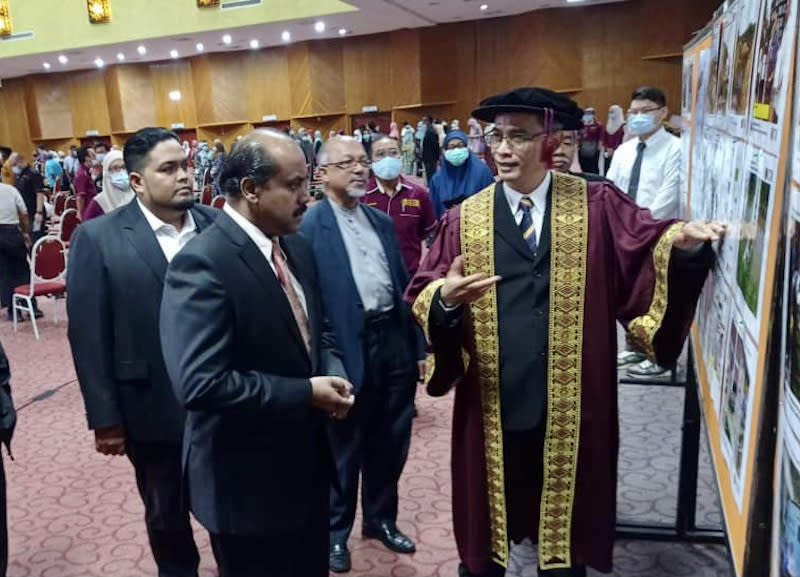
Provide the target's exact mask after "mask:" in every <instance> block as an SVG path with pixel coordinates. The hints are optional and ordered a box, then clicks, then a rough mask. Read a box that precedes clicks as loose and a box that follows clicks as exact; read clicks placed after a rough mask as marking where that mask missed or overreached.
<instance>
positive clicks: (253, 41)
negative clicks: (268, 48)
mask: <svg viewBox="0 0 800 577" xmlns="http://www.w3.org/2000/svg"><path fill="white" fill-rule="evenodd" d="M250 48H252V49H253V50H255V49H256V48H258V40H256V39H253V40H251V41H250Z"/></svg>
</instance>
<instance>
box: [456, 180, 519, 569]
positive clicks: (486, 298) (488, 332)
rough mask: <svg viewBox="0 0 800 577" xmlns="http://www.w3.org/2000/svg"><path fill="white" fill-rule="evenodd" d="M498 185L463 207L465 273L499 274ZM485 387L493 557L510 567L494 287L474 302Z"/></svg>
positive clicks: (475, 331) (479, 363)
mask: <svg viewBox="0 0 800 577" xmlns="http://www.w3.org/2000/svg"><path fill="white" fill-rule="evenodd" d="M494 189H495V185H494V184H492V185H490V186H489V187H487V188H485V189H484V190H482V191H481V192H479V193H478V194H476V195H474V196H471V197H469V198H468V199H467V200H465V201H464V202H463V203H462V205H461V231H460V233H461V239H460V241H461V254H462V257H463V259H464V276H468V275H471V274H475V273H478V272H482V273H485V274H487V275H489V276H493V275H494ZM470 313H471V317H472V325H473V331H472V332H473V338H474V339H475V343H474V345H475V349H474V350H475V351H476V353H475V354H476V360H477V371H478V383H479V384H480V388H481V409H482V413H483V437H484V459H485V461H486V489H487V497H488V503H489V530H490V538H491V550H492V556H493V561H495V562H496V563H498V564H500V565H502V566H503V567H507V566H508V528H507V525H506V523H507V520H506V491H505V472H504V469H503V428H502V422H501V417H500V339H499V336H498V334H497V289H496V288H495V287H494V286H492V288H490V289H489V290H488V291H486V292H485V293H484V294H483V296H481V297H480V298H479V299H478V300H477V301H475V302H474V303H472V304H471V305H470Z"/></svg>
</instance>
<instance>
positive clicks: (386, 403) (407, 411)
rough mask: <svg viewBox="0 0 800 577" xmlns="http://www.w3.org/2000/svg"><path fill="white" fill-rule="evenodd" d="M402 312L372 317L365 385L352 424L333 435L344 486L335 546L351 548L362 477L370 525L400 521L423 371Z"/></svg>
mask: <svg viewBox="0 0 800 577" xmlns="http://www.w3.org/2000/svg"><path fill="white" fill-rule="evenodd" d="M400 314H402V313H400V312H395V311H390V312H388V313H381V314H380V315H377V316H375V317H374V318H370V317H368V319H367V322H366V324H365V327H364V333H363V340H364V359H365V370H364V381H363V383H362V385H361V387H360V389H359V391H358V392H357V393H356V401H355V405H354V406H353V409H352V410H351V411H350V414H349V415H348V417H347V419H344V420H341V421H335V420H331V421H330V422H329V424H328V435H329V438H330V441H331V446H332V449H333V455H334V459H335V461H336V475H337V476H338V479H339V486H338V487H337V486H336V484H335V483H334V484H332V486H331V499H330V506H331V510H330V520H331V523H330V539H331V543H345V542H347V538H348V537H349V535H350V531H351V530H352V527H353V521H354V519H355V514H356V502H357V497H358V476H359V471H360V472H361V507H362V512H363V523H364V525H365V526H369V527H375V526H377V525H378V524H379V523H381V522H382V521H390V522H394V521H396V520H397V501H398V497H397V483H398V481H399V480H400V474H401V473H402V471H403V467H404V466H405V463H406V459H407V457H408V446H409V443H410V440H411V422H412V419H413V412H414V392H415V389H416V382H417V366H416V363H415V362H414V355H413V352H412V351H411V347H410V343H409V339H408V337H407V331H406V329H405V326H404V323H402V322H401V320H402V319H400V318H399V315H400Z"/></svg>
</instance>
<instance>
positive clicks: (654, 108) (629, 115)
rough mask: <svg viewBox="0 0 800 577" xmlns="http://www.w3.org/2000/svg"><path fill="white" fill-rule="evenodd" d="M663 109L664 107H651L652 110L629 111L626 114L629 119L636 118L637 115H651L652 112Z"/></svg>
mask: <svg viewBox="0 0 800 577" xmlns="http://www.w3.org/2000/svg"><path fill="white" fill-rule="evenodd" d="M662 108H664V107H663V106H654V107H650V108H640V109H638V110H631V109H628V112H626V113H625V114H627V115H628V118H630V117H631V116H635V115H637V114H650V113H651V112H658V111H659V110H661V109H662Z"/></svg>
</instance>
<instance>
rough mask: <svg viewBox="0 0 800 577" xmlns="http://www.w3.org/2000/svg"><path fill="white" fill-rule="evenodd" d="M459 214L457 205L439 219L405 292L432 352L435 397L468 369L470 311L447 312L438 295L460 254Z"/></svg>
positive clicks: (430, 378) (431, 378) (431, 377)
mask: <svg viewBox="0 0 800 577" xmlns="http://www.w3.org/2000/svg"><path fill="white" fill-rule="evenodd" d="M460 214H461V209H460V206H455V207H453V208H451V209H450V210H448V211H447V212H446V213H445V215H444V216H443V217H442V219H441V220H440V221H439V223H438V225H437V227H436V230H435V232H434V238H433V242H432V243H431V246H430V249H429V250H428V253H427V255H426V256H425V259H424V260H423V261H422V263H421V264H420V267H419V269H418V270H417V273H416V274H415V275H414V278H412V279H411V282H410V283H409V285H408V288H407V289H406V294H405V298H406V300H407V301H408V302H409V303H410V304H411V309H412V312H413V314H414V319H415V320H416V321H417V323H419V325H420V327H422V330H423V332H424V333H425V339H426V341H427V343H428V344H429V345H430V350H431V351H432V353H433V358H432V361H433V370H429V371H428V382H427V385H428V393H429V394H430V395H433V396H440V395H443V394H445V393H446V392H447V391H449V390H450V389H451V388H452V387H453V386H455V385H456V384H457V382H458V380H459V379H460V378H461V377H463V376H464V373H465V371H466V363H465V360H464V354H463V352H462V351H463V345H462V343H463V342H465V341H464V335H465V334H466V333H465V328H464V321H463V320H462V316H466V315H467V314H468V313H467V312H466V311H462V310H454V311H450V312H446V311H445V310H444V308H442V304H441V300H440V298H439V291H440V290H441V288H442V285H443V284H444V279H445V276H447V271H448V270H450V265H451V264H452V263H453V260H455V258H456V257H457V256H459V255H460V254H461V246H460V245H461V243H460V226H459V219H460Z"/></svg>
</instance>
